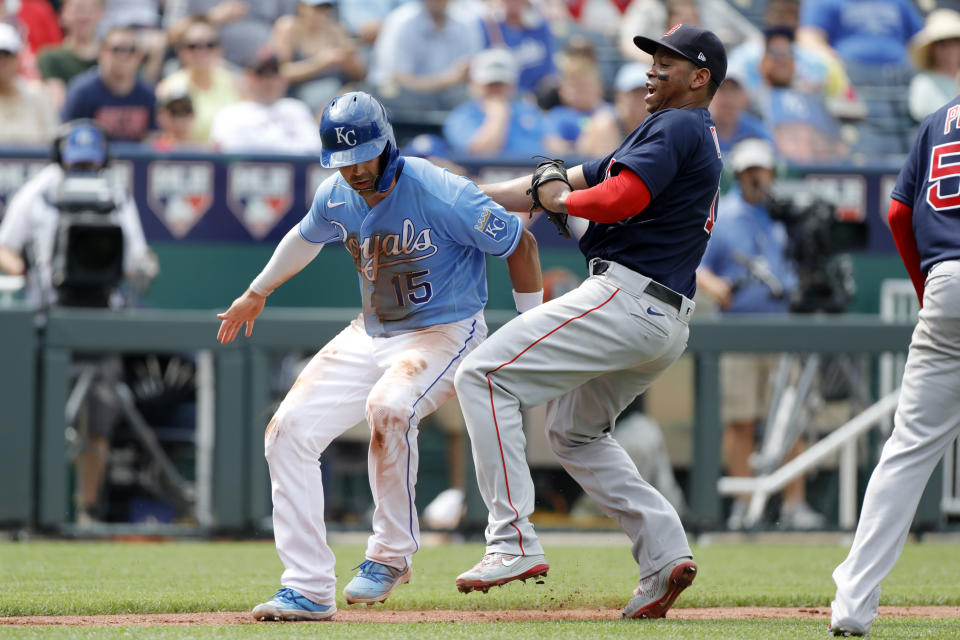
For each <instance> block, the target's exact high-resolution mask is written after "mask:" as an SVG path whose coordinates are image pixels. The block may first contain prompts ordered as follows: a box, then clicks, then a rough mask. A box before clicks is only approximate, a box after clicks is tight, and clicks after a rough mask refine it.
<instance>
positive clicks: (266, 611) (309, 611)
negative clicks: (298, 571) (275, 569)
mask: <svg viewBox="0 0 960 640" xmlns="http://www.w3.org/2000/svg"><path fill="white" fill-rule="evenodd" d="M336 612H337V607H336V606H335V605H332V604H330V605H324V604H317V603H316V602H314V601H313V600H310V599H309V598H307V597H305V596H302V595H300V593H298V592H297V591H294V590H293V589H289V588H287V587H283V588H281V589H280V591H277V592H276V593H275V594H274V596H273V598H271V599H270V601H269V602H264V603H262V604H258V605H257V606H255V607H254V608H253V617H254V618H256V619H257V620H329V619H330V618H332V617H333V614H335V613H336Z"/></svg>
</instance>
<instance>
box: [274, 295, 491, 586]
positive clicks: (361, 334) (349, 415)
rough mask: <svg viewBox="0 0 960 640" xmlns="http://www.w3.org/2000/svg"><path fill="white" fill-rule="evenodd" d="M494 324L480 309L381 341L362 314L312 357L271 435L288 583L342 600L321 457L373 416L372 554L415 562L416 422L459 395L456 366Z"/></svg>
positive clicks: (278, 531) (392, 561) (278, 530)
mask: <svg viewBox="0 0 960 640" xmlns="http://www.w3.org/2000/svg"><path fill="white" fill-rule="evenodd" d="M486 331H487V329H486V324H485V323H484V320H483V314H482V312H481V313H478V314H476V315H475V316H473V317H472V318H468V319H466V320H461V321H459V322H454V323H449V324H441V325H436V326H433V327H428V328H426V329H420V330H416V331H410V332H406V333H400V334H397V335H392V336H389V337H376V338H372V337H370V336H369V335H367V333H366V331H365V330H364V328H363V317H362V316H360V317H358V318H357V319H355V320H354V321H353V322H351V323H350V325H349V326H348V327H346V328H345V329H344V330H343V331H341V332H340V334H338V335H337V337H335V338H334V339H333V340H331V341H330V342H329V343H328V344H327V345H326V346H324V347H323V349H321V350H320V352H319V353H317V354H316V355H315V356H314V357H313V359H311V360H310V363H309V364H307V366H306V367H305V368H304V370H303V372H301V374H300V376H299V377H298V378H297V380H296V382H294V384H293V386H292V387H291V388H290V391H289V392H288V393H287V395H286V397H285V398H284V399H283V402H282V403H281V404H280V407H279V408H278V409H277V412H276V414H274V416H273V419H271V420H270V423H269V424H268V425H267V429H266V432H265V434H264V451H265V455H266V458H267V463H268V465H269V467H270V481H271V485H272V497H273V529H274V538H275V541H276V545H277V553H278V554H279V555H280V560H281V561H282V562H283V566H284V567H285V570H284V572H283V576H282V578H281V584H282V585H283V586H284V587H290V588H292V589H296V590H297V591H299V592H300V593H301V594H303V595H304V596H306V597H308V598H310V599H311V600H313V601H314V602H317V603H320V604H332V603H333V602H334V599H335V588H336V576H335V575H334V564H335V558H334V555H333V553H332V552H331V550H330V547H329V546H328V545H327V539H326V527H325V525H324V519H323V506H324V500H323V483H322V481H321V475H320V464H321V463H320V454H321V453H323V451H324V450H325V449H326V448H327V446H328V445H329V444H330V443H331V442H332V441H333V439H334V438H336V437H337V436H339V435H340V434H342V433H343V432H344V431H346V430H347V429H349V428H350V427H352V426H354V425H355V424H357V423H359V422H360V421H361V420H363V419H364V418H366V420H367V423H368V424H369V425H370V430H371V438H370V451H369V455H368V472H369V474H370V489H371V491H372V492H373V500H374V505H375V511H374V514H373V535H371V536H370V538H369V541H368V543H367V551H366V557H367V559H369V560H373V561H375V562H379V563H382V564H386V565H390V566H394V567H398V568H399V567H404V566H405V565H406V564H409V563H410V560H411V556H412V555H413V553H414V552H415V551H416V550H417V549H418V548H419V546H420V527H419V524H418V521H417V512H416V508H415V506H414V496H415V485H416V480H417V463H418V460H419V458H418V452H417V433H418V428H417V426H418V424H419V423H420V420H421V419H422V418H423V417H424V416H426V415H428V414H430V413H431V412H433V411H434V410H435V409H436V408H437V407H439V406H440V405H441V404H443V403H444V402H445V401H446V400H447V399H448V398H449V397H450V396H452V395H453V392H454V391H453V375H454V372H455V371H456V369H457V366H458V365H459V364H460V362H461V361H462V359H463V357H464V356H465V355H466V354H468V353H469V352H470V351H472V350H473V349H474V348H475V347H476V346H477V345H478V344H480V342H482V340H483V339H484V337H485V336H486ZM358 564H359V563H358Z"/></svg>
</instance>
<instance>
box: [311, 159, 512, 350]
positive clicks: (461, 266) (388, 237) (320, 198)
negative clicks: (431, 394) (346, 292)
mask: <svg viewBox="0 0 960 640" xmlns="http://www.w3.org/2000/svg"><path fill="white" fill-rule="evenodd" d="M400 165H401V168H400V171H399V173H398V175H397V184H396V185H395V186H394V188H393V191H391V192H390V194H389V195H387V197H386V198H384V199H383V201H382V202H380V203H379V204H378V205H377V206H376V207H374V208H373V209H371V208H370V207H369V206H368V205H367V203H366V201H364V199H363V198H362V197H361V196H360V194H358V193H357V192H356V191H354V190H353V189H352V188H351V187H350V185H349V184H348V183H347V182H346V181H345V180H344V179H343V177H342V176H341V175H340V173H339V172H337V173H334V174H333V175H331V176H329V177H328V178H327V179H326V180H324V181H323V183H322V184H321V185H320V187H319V188H317V193H316V195H314V197H313V205H312V206H311V207H310V211H309V212H307V215H306V216H304V218H303V220H301V221H300V235H301V237H303V239H304V240H306V241H307V242H312V243H315V244H318V243H325V244H326V243H331V242H342V243H343V244H344V246H346V248H347V250H348V251H349V252H350V255H351V256H353V262H354V264H355V265H356V266H357V271H358V272H359V279H360V294H361V298H362V300H363V316H364V323H365V325H366V330H367V333H368V334H370V335H371V336H379V335H383V334H385V333H388V332H392V331H403V330H409V329H420V328H423V327H429V326H432V325H435V324H442V323H445V322H455V321H457V320H462V319H464V318H468V317H470V316H472V315H473V314H475V313H477V312H478V311H480V310H481V309H483V306H484V305H485V304H486V302H487V274H486V262H485V259H484V255H483V254H484V253H489V254H491V255H493V256H497V257H500V258H505V257H507V256H509V255H510V254H511V253H513V250H514V249H515V248H516V247H517V244H518V243H519V242H520V235H521V234H522V232H523V225H522V224H521V223H520V219H519V218H517V217H516V216H514V215H512V214H510V213H507V211H506V210H504V208H503V207H501V206H500V205H498V204H497V203H495V202H494V201H493V200H491V199H490V198H489V197H487V195H486V194H484V193H483V192H482V191H481V190H480V188H479V187H477V185H476V184H474V183H473V182H471V181H470V180H467V179H466V178H463V177H461V176H458V175H455V174H453V173H451V172H449V171H447V170H446V169H440V168H439V167H437V166H436V165H433V164H431V163H430V162H428V161H427V160H424V159H422V158H409V157H404V158H401V160H400Z"/></svg>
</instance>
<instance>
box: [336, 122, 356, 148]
mask: <svg viewBox="0 0 960 640" xmlns="http://www.w3.org/2000/svg"><path fill="white" fill-rule="evenodd" d="M345 128H346V127H334V128H333V130H334V131H335V132H336V134H337V142H338V143H340V142H343V143H345V144H348V145H350V146H351V147H353V146H355V145H356V144H357V132H356V131H355V130H354V129H349V130H347V131H346V132H344V129H345Z"/></svg>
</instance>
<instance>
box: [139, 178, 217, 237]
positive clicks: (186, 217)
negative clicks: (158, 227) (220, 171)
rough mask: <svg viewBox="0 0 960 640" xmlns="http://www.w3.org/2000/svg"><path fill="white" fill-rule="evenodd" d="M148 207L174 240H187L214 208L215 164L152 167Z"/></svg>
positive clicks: (148, 179)
mask: <svg viewBox="0 0 960 640" xmlns="http://www.w3.org/2000/svg"><path fill="white" fill-rule="evenodd" d="M147 204H149V205H150V209H151V210H152V211H153V213H154V214H155V215H156V216H157V218H159V219H160V222H162V223H163V225H164V226H165V227H166V228H167V229H168V230H169V231H170V233H171V234H172V235H173V237H174V238H176V239H178V240H179V239H181V238H183V237H184V236H186V235H187V234H188V233H190V230H191V229H193V227H194V226H196V224H197V222H199V221H200V218H202V217H203V216H204V215H206V213H207V211H209V210H210V205H212V204H213V163H212V162H163V161H157V162H152V163H150V165H149V166H148V168H147Z"/></svg>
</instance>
